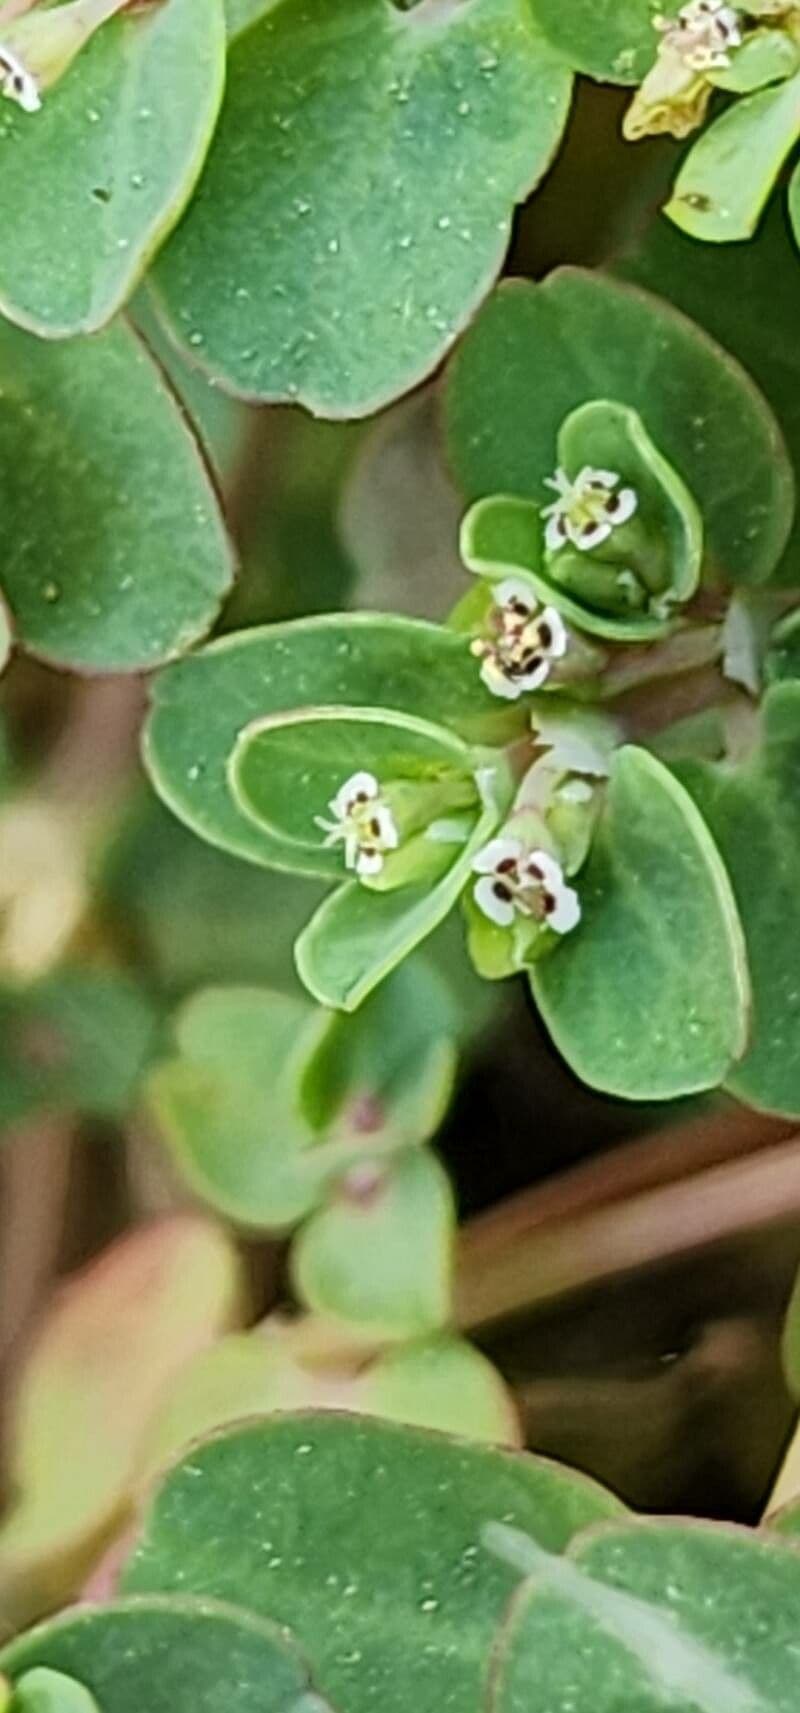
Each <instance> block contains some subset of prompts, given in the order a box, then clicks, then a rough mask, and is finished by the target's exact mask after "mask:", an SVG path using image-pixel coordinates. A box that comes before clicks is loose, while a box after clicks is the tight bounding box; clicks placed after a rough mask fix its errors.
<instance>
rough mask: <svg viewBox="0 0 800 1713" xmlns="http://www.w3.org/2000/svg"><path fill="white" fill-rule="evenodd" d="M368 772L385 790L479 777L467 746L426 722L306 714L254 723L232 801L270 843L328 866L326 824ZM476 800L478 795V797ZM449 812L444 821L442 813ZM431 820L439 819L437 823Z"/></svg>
mask: <svg viewBox="0 0 800 1713" xmlns="http://www.w3.org/2000/svg"><path fill="white" fill-rule="evenodd" d="M360 769H367V770H368V771H369V772H371V773H373V774H374V775H375V777H376V778H377V779H378V780H379V781H380V783H381V785H385V784H386V783H387V782H389V781H406V782H408V783H409V784H411V785H413V784H414V782H416V783H417V784H419V785H424V784H428V785H430V786H435V785H436V783H437V782H443V781H444V780H446V779H447V778H448V777H449V778H453V777H454V776H455V775H456V772H457V775H458V777H459V778H463V779H465V780H466V779H467V778H468V776H469V775H470V773H471V772H472V771H474V763H473V760H472V755H471V752H470V750H469V749H468V748H467V745H466V744H464V743H462V741H461V740H460V739H459V738H457V737H456V736H455V735H454V734H453V733H451V732H447V731H445V730H444V728H443V727H441V726H435V725H432V724H431V723H430V721H428V720H420V719H416V718H414V717H413V716H412V715H410V714H400V713H396V712H394V711H393V710H391V709H383V708H307V709H306V708H303V709H298V710H297V711H296V712H293V713H289V714H279V715H276V716H273V717H272V718H271V719H266V720H255V721H254V722H253V724H252V725H251V726H246V727H245V729H244V731H243V732H241V733H240V735H239V738H238V740H237V743H236V747H235V749H234V751H233V754H232V756H231V760H230V766H229V778H230V782H231V789H232V791H233V794H234V797H235V799H236V801H237V803H238V804H239V805H240V807H241V808H242V809H243V810H244V812H245V814H246V815H248V816H249V817H250V818H251V820H254V821H255V822H256V824H257V825H260V826H262V827H263V828H265V830H266V831H267V833H268V834H269V835H270V837H272V838H274V839H280V840H283V841H285V842H286V844H287V847H289V848H287V852H286V860H287V862H290V861H291V856H292V851H291V846H293V845H296V846H298V847H300V849H301V850H303V851H311V852H313V853H314V860H315V862H319V864H320V867H321V866H322V860H323V855H324V854H325V853H324V851H321V849H320V847H321V846H323V845H324V834H323V832H321V831H320V829H319V827H318V826H316V825H315V818H316V817H317V816H322V817H323V818H324V816H325V813H326V811H329V805H330V803H331V800H332V799H333V798H334V797H335V795H336V793H337V791H338V790H339V789H340V787H341V786H342V785H343V784H344V782H345V780H347V779H349V778H350V777H351V776H352V775H353V774H354V773H356V772H357V771H359V770H360ZM475 796H476V797H477V793H475ZM444 812H445V810H444V808H443V809H442V813H444ZM431 818H433V817H431ZM327 856H328V859H329V868H330V872H331V874H333V875H336V876H338V877H341V876H342V874H343V868H344V862H343V856H342V851H341V849H340V848H339V849H331V850H329V851H328V852H327Z"/></svg>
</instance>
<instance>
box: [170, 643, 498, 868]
mask: <svg viewBox="0 0 800 1713" xmlns="http://www.w3.org/2000/svg"><path fill="white" fill-rule="evenodd" d="M336 705H341V706H344V707H356V706H358V707H360V706H365V707H374V706H381V707H387V708H393V709H395V710H397V711H398V712H400V713H407V714H411V715H414V716H415V717H420V718H423V719H427V720H431V721H433V722H434V723H435V724H437V725H443V726H448V727H450V728H452V729H453V730H454V731H455V732H457V733H458V734H459V735H460V736H462V737H463V738H465V739H466V740H467V741H476V742H491V741H492V740H493V738H494V737H495V736H499V737H500V738H501V739H502V737H503V736H504V735H506V734H508V733H509V732H512V733H513V732H514V731H521V730H523V729H524V715H523V714H522V713H521V712H519V711H518V710H515V709H509V708H508V707H501V706H500V705H499V704H498V703H497V702H496V701H495V700H494V698H493V697H492V696H490V695H489V693H488V691H486V690H484V689H483V686H482V685H481V684H480V682H479V679H478V674H477V669H476V665H475V661H474V660H473V659H472V657H471V655H470V652H469V645H468V643H467V642H466V641H465V639H464V638H463V637H459V636H454V635H453V634H452V633H451V632H450V631H447V630H445V629H443V628H440V627H439V626H437V625H430V624H424V623H422V622H420V621H418V620H413V619H401V618H391V617H379V616H373V614H371V613H354V614H349V615H332V616H326V617H324V618H319V619H306V620H303V621H299V622H297V623H291V624H287V625H274V626H271V627H265V628H263V629H255V630H251V631H248V632H243V633H241V634H239V635H233V636H230V637H225V638H223V639H222V640H220V641H219V642H216V643H213V644H212V645H211V647H210V648H207V649H205V650H203V652H202V653H200V654H196V655H193V656H190V657H189V658H188V659H187V660H185V661H182V662H181V663H180V665H178V666H176V667H175V669H174V671H172V672H170V673H165V674H163V675H162V676H161V677H160V678H159V679H157V680H156V684H155V687H154V708H153V713H152V716H151V719H150V724H149V727H148V731H147V736H146V739H145V753H146V760H147V763H148V766H149V769H150V773H151V777H152V779H153V782H154V784H155V785H156V788H157V789H158V791H159V793H160V794H161V796H162V797H163V798H164V800H165V801H166V802H167V803H168V804H169V807H170V808H171V809H173V810H174V812H175V813H176V814H178V815H180V817H181V819H182V820H185V821H186V822H187V823H188V825H189V826H191V827H192V828H193V829H194V830H195V832H199V833H202V834H203V836H204V837H206V838H209V839H211V842H212V843H213V844H219V845H222V846H223V847H224V848H225V849H227V850H232V851H234V852H236V854H237V855H239V856H247V857H249V858H250V859H251V861H255V862H264V863H267V864H269V863H272V862H277V863H278V865H279V866H280V865H281V861H282V852H284V851H285V847H284V846H283V845H282V844H281V843H279V842H276V840H275V839H274V838H271V837H270V836H269V834H268V833H267V832H266V830H264V829H260V828H258V827H256V825H255V824H254V823H253V822H252V820H251V819H250V818H249V817H248V816H246V815H245V814H244V813H243V812H242V810H241V809H240V808H239V807H238V806H237V804H236V803H235V802H234V799H233V797H232V796H231V793H230V789H229V786H228V777H227V768H228V761H229V757H230V755H231V753H232V751H233V749H234V746H235V743H236V741H237V739H238V737H239V735H240V733H241V732H242V731H243V730H244V729H245V727H247V726H249V725H251V724H252V722H253V721H254V720H257V719H262V718H263V717H264V716H265V715H267V714H277V713H284V712H288V711H291V710H294V709H297V708H300V707H302V706H305V707H309V706H311V707H314V706H328V707H333V706H336ZM291 866H292V867H294V868H297V869H298V870H299V872H301V873H306V874H315V875H323V876H330V873H331V861H330V856H329V854H328V852H327V851H325V850H323V849H322V841H321V838H320V842H319V846H318V848H317V850H316V851H314V852H311V851H309V852H307V853H305V854H304V855H303V857H302V860H299V859H298V858H297V857H296V856H293V857H292V861H291Z"/></svg>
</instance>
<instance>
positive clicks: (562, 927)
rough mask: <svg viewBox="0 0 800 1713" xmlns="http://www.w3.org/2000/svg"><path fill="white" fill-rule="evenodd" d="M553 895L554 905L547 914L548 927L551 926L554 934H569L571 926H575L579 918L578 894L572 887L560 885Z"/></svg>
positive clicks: (579, 903) (579, 904) (579, 902)
mask: <svg viewBox="0 0 800 1713" xmlns="http://www.w3.org/2000/svg"><path fill="white" fill-rule="evenodd" d="M553 897H554V898H555V907H554V909H553V910H551V911H550V913H549V915H548V918H547V924H548V927H550V928H553V929H554V931H555V933H556V934H570V933H571V932H572V929H573V928H577V926H578V923H579V922H580V919H581V901H580V899H579V897H578V894H577V892H576V891H575V888H574V887H572V886H562V887H561V888H560V890H559V891H558V892H555V891H554V893H553Z"/></svg>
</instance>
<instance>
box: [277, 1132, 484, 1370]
mask: <svg viewBox="0 0 800 1713" xmlns="http://www.w3.org/2000/svg"><path fill="white" fill-rule="evenodd" d="M454 1229H455V1209H454V1205H453V1194H452V1190H451V1188H450V1181H449V1179H448V1177H447V1173H446V1172H445V1171H443V1169H442V1167H441V1166H440V1165H439V1163H438V1161H437V1160H435V1159H434V1157H433V1155H432V1154H431V1153H430V1152H429V1151H428V1150H427V1149H423V1148H412V1149H410V1150H409V1151H408V1152H407V1153H406V1154H404V1155H402V1157H401V1158H400V1159H398V1160H396V1161H393V1162H391V1163H389V1164H386V1165H384V1164H382V1163H381V1162H380V1161H379V1160H376V1161H374V1162H373V1161H371V1160H370V1157H369V1153H368V1152H367V1153H366V1154H365V1158H364V1161H363V1163H361V1164H358V1165H355V1166H354V1167H353V1168H352V1170H351V1171H350V1172H349V1173H347V1174H346V1175H345V1176H344V1177H343V1178H342V1180H341V1182H340V1184H339V1185H338V1187H337V1188H336V1190H335V1191H334V1194H333V1196H332V1197H331V1198H330V1200H329V1201H328V1203H327V1205H326V1206H325V1207H322V1208H320V1209H319V1210H318V1211H317V1212H316V1213H315V1214H312V1216H311V1218H310V1220H309V1221H308V1223H307V1224H306V1225H304V1227H303V1229H302V1231H301V1232H300V1234H299V1236H298V1237H297V1238H296V1239H295V1243H294V1248H293V1250H292V1258H291V1267H292V1279H293V1282H294V1287H295V1290H296V1292H297V1295H298V1296H299V1297H300V1299H301V1301H302V1302H303V1303H305V1305H306V1307H307V1308H309V1309H311V1311H312V1313H314V1314H318V1315H321V1316H323V1317H324V1318H326V1319H330V1320H333V1321H335V1322H339V1323H344V1324H347V1325H352V1326H354V1327H355V1328H356V1329H357V1330H358V1331H362V1330H364V1331H367V1332H371V1333H374V1335H375V1338H376V1341H379V1342H383V1341H384V1340H390V1339H400V1340H403V1339H409V1338H419V1337H421V1336H423V1335H424V1334H425V1333H430V1332H438V1331H439V1330H440V1328H441V1327H442V1326H444V1325H445V1324H446V1322H447V1320H448V1319H449V1316H450V1308H451V1302H450V1299H451V1280H452V1264H453V1236H454Z"/></svg>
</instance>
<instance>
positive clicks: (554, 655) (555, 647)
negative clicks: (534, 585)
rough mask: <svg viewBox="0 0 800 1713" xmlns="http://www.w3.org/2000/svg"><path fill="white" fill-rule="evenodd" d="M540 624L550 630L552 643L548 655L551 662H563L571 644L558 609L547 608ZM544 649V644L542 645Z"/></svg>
mask: <svg viewBox="0 0 800 1713" xmlns="http://www.w3.org/2000/svg"><path fill="white" fill-rule="evenodd" d="M539 624H540V626H541V625H547V626H549V629H550V642H549V643H548V645H547V650H546V652H547V654H548V655H549V658H550V659H551V660H563V658H564V655H565V654H566V652H567V646H568V643H569V632H568V630H567V627H566V625H565V623H564V620H563V619H562V617H561V614H560V612H559V611H558V608H557V607H545V609H544V612H543V613H542V616H541V618H540V620H539ZM542 646H543V647H544V644H542Z"/></svg>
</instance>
